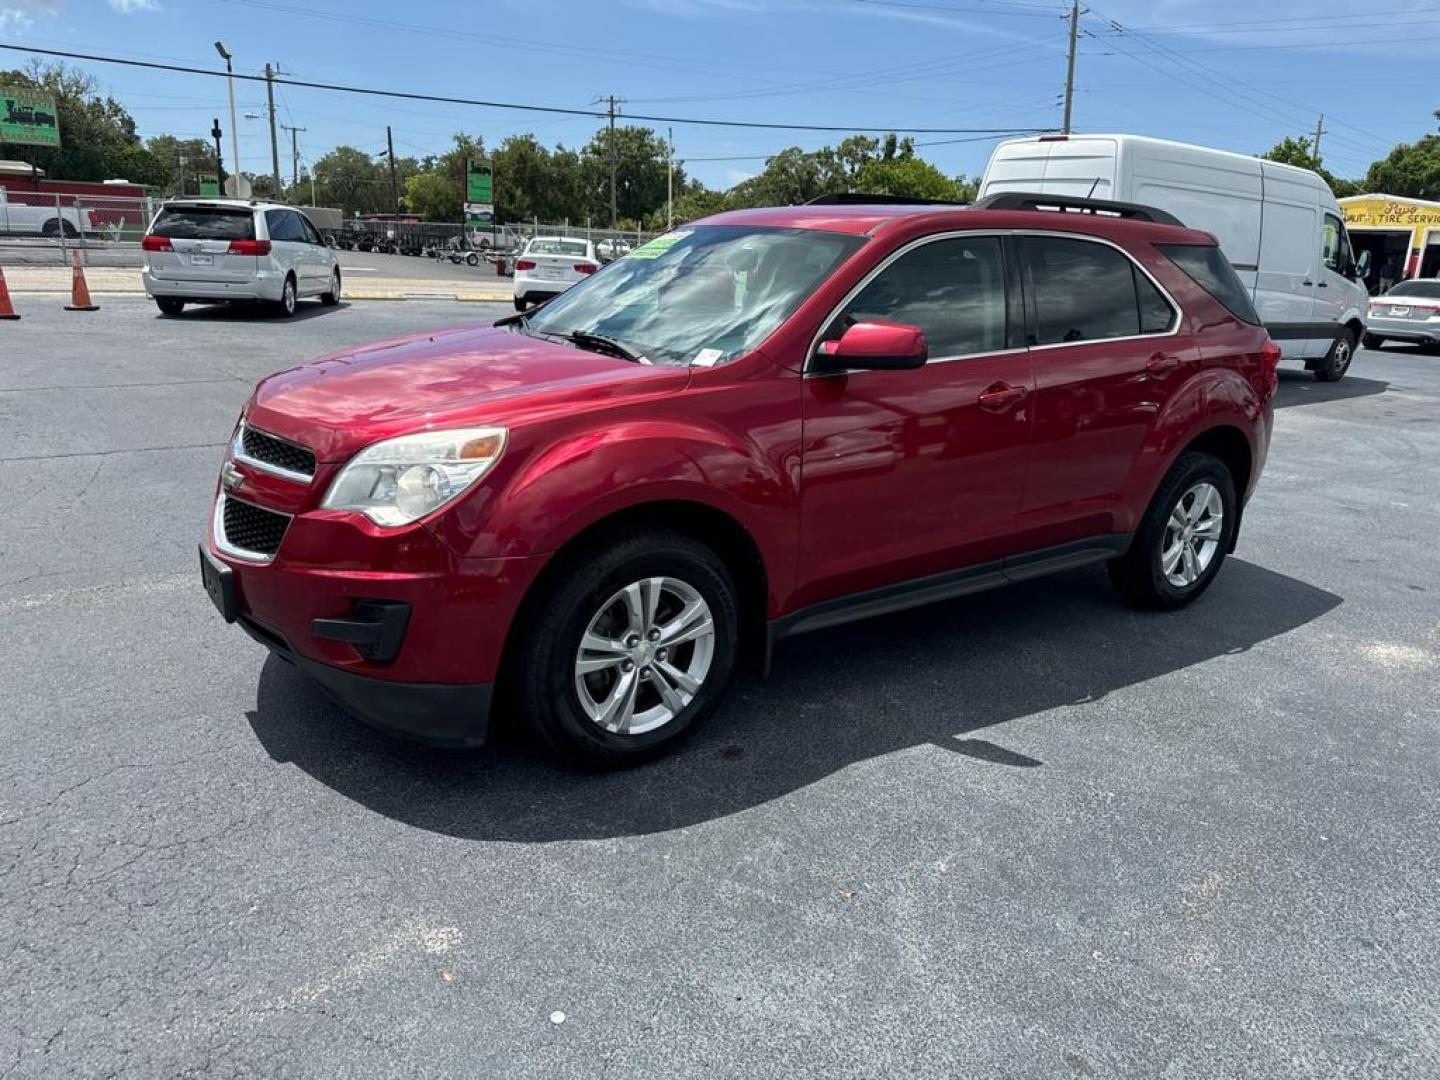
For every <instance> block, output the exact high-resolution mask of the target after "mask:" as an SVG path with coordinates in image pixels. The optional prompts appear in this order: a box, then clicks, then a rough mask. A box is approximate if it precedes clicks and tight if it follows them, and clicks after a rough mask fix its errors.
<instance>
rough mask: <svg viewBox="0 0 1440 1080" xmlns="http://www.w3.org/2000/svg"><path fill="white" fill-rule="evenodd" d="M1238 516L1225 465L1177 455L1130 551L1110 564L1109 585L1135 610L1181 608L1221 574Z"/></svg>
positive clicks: (1196, 455) (1197, 456) (1193, 455)
mask: <svg viewBox="0 0 1440 1080" xmlns="http://www.w3.org/2000/svg"><path fill="white" fill-rule="evenodd" d="M1217 503H1218V506H1217V505H1216V504H1217ZM1239 517H1240V515H1239V500H1238V499H1237V497H1236V494H1235V481H1234V478H1233V477H1232V476H1231V475H1230V470H1229V469H1227V468H1226V467H1225V463H1224V462H1222V461H1220V459H1218V458H1214V457H1211V456H1210V455H1209V454H1200V453H1193V452H1192V453H1187V454H1181V455H1180V459H1179V460H1178V461H1176V462H1175V464H1174V465H1173V466H1171V468H1170V471H1169V472H1168V473H1166V474H1165V479H1164V480H1162V481H1161V482H1160V487H1159V489H1158V490H1157V491H1156V492H1155V497H1154V498H1153V499H1151V500H1150V507H1149V509H1147V510H1146V511H1145V516H1144V517H1143V518H1141V519H1140V528H1139V529H1137V530H1136V531H1135V537H1134V539H1133V540H1132V541H1131V544H1130V550H1129V551H1128V552H1126V553H1125V554H1124V555H1122V556H1121V557H1120V558H1118V559H1112V560H1111V561H1110V563H1109V571H1110V580H1111V581H1112V582H1113V583H1114V585H1115V587H1116V589H1118V590H1119V592H1120V595H1121V596H1123V597H1124V598H1125V600H1126V602H1128V603H1129V604H1131V605H1132V606H1134V607H1138V608H1145V609H1148V610H1151V611H1169V610H1172V609H1174V608H1180V607H1184V606H1185V605H1186V604H1188V603H1190V602H1191V601H1192V600H1194V599H1195V598H1196V597H1197V596H1199V595H1200V594H1201V593H1203V592H1204V591H1205V590H1206V589H1208V588H1209V587H1210V583H1211V582H1212V581H1214V580H1215V575H1216V574H1218V573H1219V572H1220V567H1221V565H1222V564H1223V563H1224V562H1225V556H1226V554H1227V553H1228V552H1229V551H1230V546H1231V542H1232V540H1233V539H1234V535H1235V528H1236V526H1237V525H1238V523H1239ZM1217 519H1218V520H1217ZM1187 549H1188V551H1187ZM1177 553H1178V554H1177Z"/></svg>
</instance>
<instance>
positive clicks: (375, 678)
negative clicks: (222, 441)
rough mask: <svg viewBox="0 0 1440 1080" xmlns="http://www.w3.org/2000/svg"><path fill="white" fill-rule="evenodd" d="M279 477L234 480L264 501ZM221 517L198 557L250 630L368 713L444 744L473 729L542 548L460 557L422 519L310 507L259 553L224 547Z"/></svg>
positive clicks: (463, 740) (377, 722) (395, 728)
mask: <svg viewBox="0 0 1440 1080" xmlns="http://www.w3.org/2000/svg"><path fill="white" fill-rule="evenodd" d="M280 483H281V482H280V481H278V480H273V479H266V478H263V477H258V476H255V475H254V474H247V476H246V482H245V489H244V493H245V496H246V497H247V498H249V499H253V500H254V501H255V502H257V503H268V504H269V505H272V506H273V505H275V502H276V500H275V499H271V498H266V497H265V496H264V495H263V494H262V492H263V491H264V490H265V488H266V487H273V486H274V485H277V484H280ZM290 486H291V487H292V488H293V487H294V486H295V485H290ZM225 497H226V496H225V495H223V494H222V495H220V496H219V498H221V499H223V498H225ZM296 509H297V510H299V508H298V507H297V508H296ZM220 517H221V515H219V514H217V515H215V518H214V523H213V524H212V527H211V529H210V530H209V535H208V536H207V538H206V542H205V543H204V544H203V545H202V557H203V558H204V559H208V560H209V561H210V563H212V564H214V565H217V566H219V567H222V568H224V570H225V571H226V573H225V577H226V578H227V579H228V584H227V585H226V587H225V591H228V593H229V594H230V609H229V611H230V614H233V616H234V619H235V621H237V622H238V623H240V625H241V627H242V628H243V629H244V630H245V631H246V632H247V633H248V634H250V636H251V637H253V638H255V639H256V640H257V641H259V642H261V643H262V644H264V645H265V646H266V647H267V648H269V649H270V650H271V651H272V652H274V653H276V654H277V655H278V656H280V657H282V658H283V659H285V660H288V661H290V662H292V663H294V664H295V665H296V666H297V667H298V668H300V670H302V671H304V672H305V673H306V674H308V675H309V676H310V677H311V678H313V679H314V680H315V681H316V682H317V683H319V684H320V685H321V686H322V687H323V688H324V689H325V690H326V691H327V692H328V693H329V694H330V695H331V696H332V697H333V698H335V699H336V700H337V701H338V702H339V703H340V705H341V706H342V707H343V708H345V709H346V711H348V712H350V713H351V714H352V715H354V716H356V717H358V718H359V719H361V720H364V721H366V722H368V723H370V724H373V725H374V726H376V727H380V728H383V729H385V730H388V731H391V732H394V733H398V734H403V735H407V736H410V737H412V738H417V739H421V740H423V741H426V742H431V743H438V744H443V745H450V746H457V745H476V744H478V743H480V742H482V741H483V740H484V738H485V733H486V728H487V725H488V718H489V716H488V714H489V707H490V697H491V687H492V686H493V685H494V683H495V682H496V680H497V678H498V676H499V670H500V662H501V657H502V655H503V653H504V650H505V643H506V635H507V633H508V631H509V628H510V625H511V623H512V621H513V620H514V618H515V615H516V612H517V611H518V610H519V606H520V602H521V600H522V599H523V597H524V595H525V593H526V591H527V590H528V588H529V586H530V584H531V583H532V582H533V581H534V578H535V575H536V574H537V573H538V572H539V569H540V567H541V565H542V564H543V562H544V559H543V557H533V558H510V559H469V558H462V557H460V556H458V555H456V554H455V553H454V552H453V551H451V550H450V548H448V547H447V546H446V545H445V544H444V543H443V542H442V541H441V540H440V539H439V538H438V537H436V536H435V535H434V534H433V533H432V532H430V531H429V529H427V528H425V527H423V526H415V527H410V528H405V529H399V530H393V531H392V530H382V529H379V528H378V527H375V526H372V525H370V524H369V523H368V521H366V520H365V519H364V518H363V517H360V516H358V515H351V514H347V513H342V512H337V511H327V510H311V511H308V512H307V511H299V512H297V513H295V514H294V516H293V517H292V518H291V520H290V522H289V525H288V526H287V527H286V530H285V533H284V535H283V538H282V539H281V540H280V544H279V548H278V549H277V550H276V551H275V553H274V556H273V558H271V559H270V560H269V561H263V562H262V561H258V560H255V559H249V558H244V557H237V555H236V554H235V552H234V551H233V550H227V548H229V547H231V545H228V544H226V543H225V538H224V536H223V535H222V532H223V526H222V525H221V524H220ZM213 576H214V575H213V574H212V575H209V577H211V578H213ZM212 584H213V582H212V581H210V580H207V587H210V586H211V585H212ZM211 592H212V597H214V596H215V592H216V590H215V589H211ZM216 605H217V607H220V608H221V609H222V611H223V610H225V604H224V603H223V602H222V599H220V598H217V599H216Z"/></svg>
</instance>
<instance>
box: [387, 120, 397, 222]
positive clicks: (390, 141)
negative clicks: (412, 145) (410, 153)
mask: <svg viewBox="0 0 1440 1080" xmlns="http://www.w3.org/2000/svg"><path fill="white" fill-rule="evenodd" d="M385 146H386V151H385V152H386V154H387V155H388V156H389V158H390V203H391V205H392V207H393V208H394V211H395V213H397V214H398V213H399V212H400V188H399V187H398V186H397V185H396V183H395V140H394V138H393V137H392V136H391V135H390V125H389V124H386V125H385Z"/></svg>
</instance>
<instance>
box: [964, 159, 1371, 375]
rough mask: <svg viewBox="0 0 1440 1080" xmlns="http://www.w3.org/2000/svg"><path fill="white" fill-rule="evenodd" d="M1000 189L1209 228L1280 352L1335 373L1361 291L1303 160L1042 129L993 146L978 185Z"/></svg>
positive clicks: (1349, 347) (1345, 358) (1339, 218)
mask: <svg viewBox="0 0 1440 1080" xmlns="http://www.w3.org/2000/svg"><path fill="white" fill-rule="evenodd" d="M1002 191H1023V192H1033V193H1035V194H1040V195H1068V196H1072V197H1073V196H1080V197H1090V198H1095V199H1111V200H1115V201H1117V202H1129V203H1141V204H1143V205H1146V206H1154V207H1157V208H1158V209H1161V210H1166V211H1169V212H1170V213H1171V214H1173V215H1174V216H1175V217H1177V218H1179V219H1180V220H1181V221H1182V222H1184V223H1185V224H1186V225H1188V226H1190V227H1191V228H1194V229H1204V230H1205V231H1206V232H1210V233H1213V234H1214V235H1215V237H1216V239H1218V240H1219V241H1220V248H1221V250H1222V251H1224V252H1225V254H1226V255H1227V256H1228V257H1229V259H1230V262H1231V263H1232V264H1233V265H1234V267H1235V270H1236V272H1237V273H1238V274H1239V275H1240V279H1241V280H1242V281H1243V282H1244V283H1245V285H1246V287H1247V288H1249V289H1250V292H1251V295H1252V296H1253V298H1254V301H1255V308H1256V310H1257V311H1259V313H1260V317H1261V319H1263V320H1264V322H1265V326H1266V328H1267V329H1268V330H1269V331H1270V336H1271V337H1272V338H1274V339H1275V341H1276V342H1277V343H1278V344H1279V345H1280V347H1281V349H1282V350H1283V351H1284V354H1285V356H1286V358H1287V359H1290V360H1303V361H1304V363H1305V366H1306V367H1307V368H1309V369H1310V370H1311V371H1313V372H1315V377H1316V378H1317V379H1321V380H1323V381H1330V380H1334V379H1339V378H1340V377H1342V376H1343V375H1344V374H1345V371H1346V369H1348V368H1349V366H1350V360H1351V357H1352V356H1353V355H1354V352H1355V349H1356V347H1357V345H1358V343H1359V341H1360V339H1361V337H1362V335H1363V334H1364V333H1365V322H1364V320H1365V313H1366V311H1367V309H1368V304H1369V297H1368V295H1367V293H1366V291H1365V287H1364V285H1363V284H1362V283H1361V282H1360V280H1359V279H1360V278H1361V277H1363V273H1364V269H1363V267H1358V268H1357V266H1356V264H1355V260H1354V258H1353V255H1352V252H1351V247H1350V238H1349V237H1348V236H1347V235H1346V232H1345V215H1344V214H1343V213H1342V212H1341V210H1340V206H1339V204H1338V203H1336V201H1335V196H1334V194H1333V193H1332V192H1331V191H1330V188H1329V186H1328V185H1327V184H1326V183H1325V181H1324V180H1322V179H1320V177H1319V176H1317V175H1316V174H1315V173H1313V172H1310V171H1309V170H1307V169H1297V168H1295V167H1294V166H1292V165H1280V164H1277V163H1276V162H1273V161H1263V160H1261V159H1260V158H1254V157H1247V156H1246V155H1244V154H1232V153H1230V152H1228V151H1225V150H1210V149H1207V148H1205V147H1203V146H1188V145H1186V144H1185V143H1176V142H1167V141H1165V140H1163V139H1149V138H1144V137H1142V136H1139V135H1070V136H1063V135H1041V136H1039V137H1031V138H1024V139H1011V140H1009V141H1006V142H1003V143H1001V144H1000V145H999V146H997V147H996V148H995V153H994V154H993V155H991V157H990V164H989V165H988V166H986V168H985V176H984V178H983V179H982V180H981V182H980V195H981V196H982V197H983V196H986V195H993V194H995V193H997V192H1002Z"/></svg>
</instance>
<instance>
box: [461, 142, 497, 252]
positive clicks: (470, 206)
mask: <svg viewBox="0 0 1440 1080" xmlns="http://www.w3.org/2000/svg"><path fill="white" fill-rule="evenodd" d="M465 224H466V225H467V226H472V225H488V226H490V242H491V244H494V243H495V173H494V171H493V170H492V169H491V167H490V162H488V161H474V160H472V159H469V158H467V159H466V160H465Z"/></svg>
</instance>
